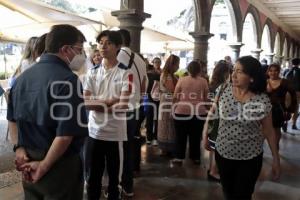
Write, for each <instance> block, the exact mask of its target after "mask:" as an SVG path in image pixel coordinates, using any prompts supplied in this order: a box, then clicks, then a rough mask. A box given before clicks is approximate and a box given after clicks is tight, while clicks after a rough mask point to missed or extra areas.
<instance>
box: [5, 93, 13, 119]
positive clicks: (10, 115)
mask: <svg viewBox="0 0 300 200" xmlns="http://www.w3.org/2000/svg"><path fill="white" fill-rule="evenodd" d="M13 89H14V88H11V89H10V90H9V91H7V93H8V94H7V99H6V101H7V113H6V119H7V120H9V121H12V122H15V121H16V119H15V116H14V107H13V98H12V95H13ZM4 95H5V94H4Z"/></svg>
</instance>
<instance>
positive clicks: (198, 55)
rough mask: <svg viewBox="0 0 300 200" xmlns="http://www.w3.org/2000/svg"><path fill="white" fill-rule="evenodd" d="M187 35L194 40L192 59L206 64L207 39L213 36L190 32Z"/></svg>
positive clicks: (206, 33)
mask: <svg viewBox="0 0 300 200" xmlns="http://www.w3.org/2000/svg"><path fill="white" fill-rule="evenodd" d="M189 34H190V35H191V36H193V38H194V39H195V43H194V44H195V46H194V59H199V60H201V61H204V62H207V51H208V39H209V38H210V37H212V36H213V34H211V33H208V32H190V33H189Z"/></svg>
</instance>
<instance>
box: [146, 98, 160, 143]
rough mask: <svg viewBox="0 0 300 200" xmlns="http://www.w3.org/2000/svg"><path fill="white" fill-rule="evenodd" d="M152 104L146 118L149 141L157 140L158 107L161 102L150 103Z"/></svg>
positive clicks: (148, 107) (148, 108)
mask: <svg viewBox="0 0 300 200" xmlns="http://www.w3.org/2000/svg"><path fill="white" fill-rule="evenodd" d="M150 102H151V104H150V105H149V106H147V112H146V113H145V116H146V129H147V132H146V133H147V140H148V141H152V140H156V139H157V124H158V121H157V119H158V107H159V101H150Z"/></svg>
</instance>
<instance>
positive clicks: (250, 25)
mask: <svg viewBox="0 0 300 200" xmlns="http://www.w3.org/2000/svg"><path fill="white" fill-rule="evenodd" d="M243 22H244V23H243V37H242V43H243V44H244V45H243V46H242V48H241V55H242V56H243V55H250V54H252V51H253V50H256V49H258V48H259V47H260V44H258V43H257V41H258V36H257V29H256V25H255V19H254V16H253V15H252V14H251V13H248V14H247V15H246V16H245V19H244V20H243ZM247 29H248V30H247ZM249 31H252V32H251V33H250V34H249V33H248V32H249Z"/></svg>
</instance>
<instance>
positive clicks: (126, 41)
mask: <svg viewBox="0 0 300 200" xmlns="http://www.w3.org/2000/svg"><path fill="white" fill-rule="evenodd" d="M118 32H119V33H120V34H121V36H122V41H123V45H124V46H126V47H129V45H130V43H131V37H130V32H129V31H128V30H126V29H120V30H118Z"/></svg>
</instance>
